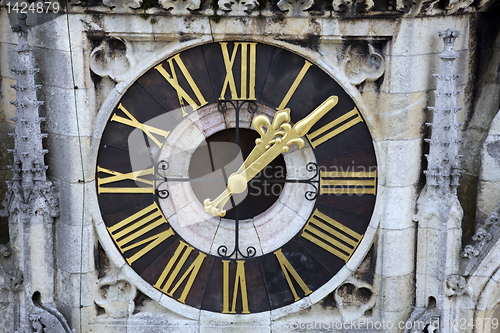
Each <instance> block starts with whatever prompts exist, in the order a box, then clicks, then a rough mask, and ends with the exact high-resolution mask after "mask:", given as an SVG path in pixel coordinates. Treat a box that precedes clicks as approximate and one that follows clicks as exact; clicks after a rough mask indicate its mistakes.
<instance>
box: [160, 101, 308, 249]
mask: <svg viewBox="0 0 500 333" xmlns="http://www.w3.org/2000/svg"><path fill="white" fill-rule="evenodd" d="M275 113H276V110H273V109H271V108H268V107H266V106H264V105H261V104H259V108H258V111H257V112H256V113H255V114H249V113H248V112H241V113H240V128H241V129H246V131H249V132H254V133H256V132H255V131H254V130H253V128H252V126H251V122H252V119H253V117H254V116H256V115H260V114H265V115H266V116H268V117H269V118H270V119H272V118H273V117H274V115H275ZM234 119H235V115H234V110H232V109H229V110H228V111H227V112H226V114H224V115H223V114H221V113H220V112H219V111H218V109H217V105H216V104H215V105H207V106H206V107H204V108H201V109H200V110H198V111H197V112H194V113H192V114H190V115H189V116H187V117H185V118H184V119H183V121H182V122H181V123H179V124H178V125H177V126H176V128H175V129H174V130H172V132H171V133H170V135H169V136H168V138H167V140H166V141H165V143H164V144H163V146H162V149H161V151H160V154H159V160H164V161H166V162H167V163H168V165H169V168H168V170H166V177H167V178H168V181H167V183H166V189H167V190H168V191H169V194H170V195H169V196H168V197H167V198H166V199H160V200H159V205H160V208H161V210H162V212H163V214H164V216H165V217H166V218H167V220H168V222H169V224H170V225H171V226H172V228H173V229H174V230H175V231H176V232H177V233H178V234H179V235H180V236H181V237H182V238H183V239H184V240H185V241H186V242H187V243H189V244H190V245H192V246H194V247H195V248H197V249H199V250H201V251H203V252H206V253H210V254H213V255H215V256H218V254H217V249H218V248H219V247H220V246H221V245H225V246H228V247H231V248H232V247H233V243H234V237H235V236H234V234H235V232H234V225H235V223H234V220H233V219H228V218H221V217H218V216H217V217H214V216H212V215H211V214H208V213H206V212H205V209H204V208H205V207H204V205H203V202H202V201H203V200H204V199H206V198H207V197H206V196H202V198H201V199H199V198H198V197H197V196H196V194H195V191H194V190H193V187H192V184H193V182H192V181H190V177H191V175H190V174H189V164H190V162H191V160H192V156H193V153H194V152H195V151H196V150H197V149H198V147H199V146H201V145H203V144H206V140H207V138H209V137H211V136H212V135H213V134H215V133H217V132H221V131H224V130H226V129H234V127H235V122H234ZM257 136H258V134H257ZM247 143H248V144H250V143H251V148H250V150H251V149H252V148H253V147H254V146H255V142H253V141H252V142H250V141H247ZM232 147H234V143H232ZM279 157H282V158H283V159H284V165H285V170H286V179H288V180H292V179H309V178H310V177H312V176H313V173H311V172H310V171H308V170H307V168H306V165H307V164H308V163H310V162H312V163H316V157H315V155H314V152H313V149H312V147H311V146H310V145H309V143H308V142H307V140H306V145H305V147H304V148H302V149H298V148H297V147H296V146H295V145H293V146H292V147H291V149H290V151H288V152H287V153H283V154H281V155H280V156H279ZM243 159H244V158H243ZM275 161H276V159H275ZM241 163H242V161H237V162H235V165H236V169H235V170H237V169H238V168H239V166H241ZM229 175H230V173H229V174H228V175H227V176H229ZM209 177H210V176H209ZM179 179H184V180H185V181H178V180H179ZM171 180H172V181H171ZM217 183H219V182H217ZM214 184H215V183H214ZM221 184H222V186H221V187H222V188H220V189H217V190H216V191H215V190H214V191H213V192H214V193H213V194H211V195H209V196H208V197H210V199H211V200H214V199H215V198H216V197H217V196H218V195H219V194H221V193H222V191H224V190H225V188H226V184H225V183H223V182H221ZM249 188H250V185H249ZM313 189H314V188H313V186H312V185H310V184H305V183H293V182H287V183H285V184H284V186H283V190H282V191H281V194H280V195H279V196H278V198H277V200H276V201H274V203H272V204H271V206H270V207H269V208H267V209H265V210H264V211H263V212H262V213H260V214H258V215H255V214H252V215H250V216H252V218H250V219H246V220H245V219H243V220H241V223H240V228H239V248H240V249H246V248H247V247H248V246H254V247H255V248H256V251H257V252H256V256H261V255H264V254H267V253H271V252H273V251H276V250H277V249H278V248H280V247H282V246H283V245H284V244H286V243H287V242H288V241H289V240H290V239H291V238H292V237H294V236H295V235H296V234H297V233H298V232H299V231H300V230H302V228H303V227H304V225H305V223H306V222H307V219H308V218H309V217H310V215H311V212H312V211H313V209H314V204H315V200H311V201H310V200H307V199H306V198H305V193H306V192H307V191H311V190H313ZM240 195H241V194H240ZM200 200H202V201H200ZM228 206H229V205H228ZM226 217H227V215H226Z"/></svg>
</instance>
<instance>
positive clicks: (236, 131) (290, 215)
mask: <svg viewBox="0 0 500 333" xmlns="http://www.w3.org/2000/svg"><path fill="white" fill-rule="evenodd" d="M329 99H331V100H333V99H335V105H334V106H332V107H331V108H330V109H329V110H327V111H326V112H325V113H324V114H323V115H322V116H321V117H320V118H319V119H317V120H315V122H314V125H313V126H312V127H311V128H310V129H309V130H308V131H307V134H305V135H304V136H303V137H302V139H303V140H304V141H305V147H304V148H301V149H299V148H298V147H297V145H295V146H292V148H291V149H290V151H288V152H282V153H280V154H278V155H277V157H276V158H273V159H272V161H271V162H267V163H266V164H269V165H268V168H267V169H266V172H264V170H262V171H261V172H260V173H259V174H258V175H256V176H255V177H251V179H249V180H248V184H247V185H246V189H247V190H248V191H247V192H242V195H241V196H240V197H239V196H238V194H236V193H235V194H234V196H232V197H231V200H233V201H234V202H233V204H231V201H230V200H229V201H228V204H227V206H225V209H226V210H227V212H226V215H225V216H223V217H220V216H215V217H214V216H213V214H212V215H210V214H209V213H207V212H206V209H204V208H206V207H207V206H206V204H205V203H204V201H205V200H206V199H210V200H214V199H215V197H216V195H214V196H211V197H209V198H206V197H205V192H204V189H206V188H207V186H208V188H210V186H211V185H207V182H210V181H214V185H213V186H214V187H215V186H216V185H215V182H219V183H220V184H219V185H217V186H219V187H221V188H222V189H223V190H224V189H226V188H227V187H228V184H229V183H230V181H229V177H230V175H231V174H226V171H224V170H225V168H226V167H227V166H228V165H230V164H231V163H232V162H233V161H235V160H237V158H238V155H239V154H241V156H240V159H241V161H240V162H238V163H240V164H237V163H236V162H234V163H235V165H242V163H243V161H244V160H245V159H247V157H248V156H250V155H251V152H252V150H253V149H254V147H255V146H256V139H259V138H260V135H259V133H258V132H257V131H256V130H255V127H254V125H255V124H253V120H254V119H255V118H256V117H257V116H262V115H264V116H266V117H268V118H269V119H270V121H272V118H273V117H274V115H275V114H276V112H282V110H284V109H286V108H289V109H290V118H291V120H290V121H289V124H290V128H292V127H293V126H294V125H295V124H297V123H299V122H300V121H301V120H303V119H305V118H306V117H308V115H310V114H311V112H313V111H314V110H315V109H316V108H318V107H320V106H321V105H322V104H323V102H325V101H327V100H329ZM221 101H226V102H229V101H231V102H233V103H244V102H247V103H249V102H251V103H253V104H252V105H254V106H255V109H253V110H252V112H251V113H249V112H247V110H246V109H241V110H240V114H239V118H235V114H236V113H235V111H234V108H232V107H229V108H228V109H227V110H225V111H224V112H220V104H219V102H221ZM227 105H229V104H227ZM254 106H252V107H254ZM247 107H248V106H247ZM269 127H272V126H268V127H266V130H270V128H269ZM276 130H278V129H276ZM219 143H223V144H222V145H219ZM226 143H227V144H230V143H231V144H232V145H233V147H236V149H234V150H231V149H232V148H228V149H222V148H220V147H230V146H224V144H226ZM190 144H191V146H189V145H190ZM275 144H277V143H276V142H273V143H271V144H270V145H269V146H270V147H271V146H272V145H275ZM269 149H270V148H269ZM292 154H295V155H292ZM177 156H178V157H177ZM259 156H260V155H259ZM162 163H163V164H162ZM233 168H234V167H233ZM237 169H238V168H236V169H234V170H233V171H231V172H233V173H234V172H236V170H237ZM221 170H222V171H221ZM227 170H229V169H227ZM280 170H281V172H279V171H280ZM176 172H177V174H176ZM227 173H229V172H227ZM212 175H213V177H212ZM217 175H218V176H217ZM221 175H222V176H221ZM210 177H212V178H213V179H212V178H210ZM217 177H218V178H217ZM221 184H222V185H221ZM270 186H276V187H273V189H274V191H266V190H265V188H269V187H270ZM297 188H300V189H301V191H302V193H301V194H300V196H299V195H297V193H296V191H295V189H297ZM376 188H377V162H376V156H375V151H374V148H373V143H372V139H371V136H370V133H369V131H368V128H367V126H366V123H365V122H364V119H363V117H362V115H361V113H360V112H359V110H358V109H357V107H356V105H355V104H354V102H353V100H352V99H351V98H350V97H349V95H348V94H347V93H346V92H345V91H344V90H343V89H342V87H341V86H340V85H339V84H338V83H337V82H336V81H335V80H334V79H332V78H331V77H330V76H329V75H328V74H327V73H325V72H324V71H323V70H322V69H321V68H319V67H318V66H316V65H315V64H313V63H312V62H310V61H308V60H306V59H304V58H303V57H301V56H299V55H297V54H294V53H292V52H289V51H287V50H284V49H281V48H277V47H273V46H270V45H265V44H259V43H253V42H221V43H213V44H207V45H202V46H198V47H194V48H192V49H189V50H186V51H183V52H180V53H177V54H174V55H172V56H171V57H169V58H167V59H165V60H164V61H162V62H161V63H158V64H157V65H155V66H154V67H153V68H151V69H150V70H149V71H147V72H146V73H145V74H144V75H142V76H141V77H140V78H139V79H137V80H136V82H135V83H134V84H133V85H131V87H130V88H129V89H128V90H127V91H126V92H125V93H124V95H123V97H122V98H121V100H120V101H119V103H118V104H117V105H116V107H115V109H114V110H113V112H112V113H111V115H110V117H109V120H108V122H107V124H106V127H105V129H104V132H103V133H102V137H101V143H100V147H99V153H98V157H97V165H96V192H97V198H98V203H99V208H100V212H101V215H102V220H103V221H104V224H105V226H106V229H107V232H108V234H107V236H106V237H109V238H110V239H111V240H112V241H113V243H114V244H115V245H116V249H117V250H118V251H119V253H120V254H121V255H122V256H123V258H124V259H125V260H126V261H127V264H128V265H130V266H131V267H132V269H133V270H134V271H135V273H136V274H137V275H138V276H139V277H140V278H141V279H143V280H144V281H146V282H147V283H148V284H150V285H151V286H153V288H154V289H155V290H156V291H157V292H158V293H162V295H163V296H164V297H170V298H172V299H174V300H176V302H177V303H178V304H185V305H187V306H190V307H193V308H196V309H202V310H207V311H213V312H219V313H223V314H228V315H231V314H249V313H257V312H263V311H269V310H273V309H279V308H281V307H284V306H288V305H290V304H293V303H295V302H298V301H300V300H301V299H304V298H306V297H308V296H309V295H311V294H312V293H314V292H315V291H316V290H318V289H319V288H320V287H322V286H324V285H325V284H327V283H329V281H331V280H332V278H333V277H335V276H336V275H337V274H338V272H339V271H340V270H341V269H342V267H344V265H345V264H346V263H347V262H348V261H349V260H350V259H351V257H352V255H353V254H354V252H355V251H356V250H357V249H358V247H359V244H360V242H361V241H362V240H363V236H364V234H365V232H366V230H367V227H368V225H369V223H370V220H371V216H372V214H373V210H374V206H375V200H376V195H377V192H376ZM256 189H258V190H259V191H257V190H256ZM183 191H184V192H183ZM251 191H254V192H253V193H252V192H251ZM294 191H295V192H294ZM257 192H258V193H257ZM186 193H187V194H189V193H192V197H189V198H190V199H189V198H188V195H187V194H186ZM216 194H218V193H216ZM186 198H188V199H186ZM233 206H235V207H233ZM186 212H187V213H186ZM183 214H184V215H183ZM186 214H187V215H186ZM189 214H190V215H189ZM203 214H205V215H206V221H205V220H199V221H194V220H193V221H190V220H189V219H188V220H182V219H183V216H198V217H199V216H205V215H203ZM236 215H237V216H238V220H239V222H235V223H234V224H231V223H233V221H235V220H236ZM214 221H215V222H214ZM210 223H212V224H213V223H219V224H217V225H216V226H213V225H212V224H210ZM224 228H226V229H228V230H229V233H228V234H221V232H222V231H221V230H222V229H224ZM231 228H232V229H231ZM235 228H237V230H239V231H241V233H237V234H238V235H239V236H240V238H238V236H236V237H233V236H232V235H233V234H232V233H235V231H236V230H235ZM211 230H213V231H211ZM245 230H246V231H245ZM248 230H250V231H248ZM245 232H247V234H245ZM252 232H253V233H252ZM190 235H191V236H190ZM228 235H229V236H228ZM248 235H250V236H248ZM252 235H255V237H254V238H252V237H253V236H252ZM280 235H282V236H280ZM275 238H276V239H275ZM198 239H201V240H199V241H198ZM206 239H211V240H210V241H208V243H207V241H206ZM253 239H255V242H256V243H255V249H256V252H255V253H254V254H253V255H249V256H248V258H245V257H244V256H239V255H235V256H232V257H230V258H225V257H224V256H221V255H220V252H217V251H216V250H214V249H216V248H217V247H221V246H225V247H227V248H228V251H229V252H230V251H231V249H232V248H235V247H237V246H239V245H241V246H240V250H241V251H242V253H243V254H244V252H245V251H246V249H247V247H248V246H249V245H251V244H246V243H245V242H247V241H253ZM273 241H275V242H276V243H273ZM239 242H241V244H239ZM177 303H176V304H177Z"/></svg>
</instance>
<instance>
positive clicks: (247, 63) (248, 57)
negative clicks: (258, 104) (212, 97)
mask: <svg viewBox="0 0 500 333" xmlns="http://www.w3.org/2000/svg"><path fill="white" fill-rule="evenodd" d="M219 44H220V47H221V49H222V58H223V59H224V65H225V67H226V78H225V80H224V84H223V86H222V90H221V93H220V97H219V99H225V98H226V97H225V96H226V90H227V88H229V91H230V92H231V99H232V100H246V99H249V100H255V62H256V50H257V43H234V47H233V53H232V54H231V57H230V56H229V50H228V49H227V43H219ZM238 50H239V51H240V52H239V54H240V59H241V73H240V91H239V93H240V96H238V90H237V88H236V82H235V80H234V73H233V65H234V63H235V60H236V56H237V55H238Z"/></svg>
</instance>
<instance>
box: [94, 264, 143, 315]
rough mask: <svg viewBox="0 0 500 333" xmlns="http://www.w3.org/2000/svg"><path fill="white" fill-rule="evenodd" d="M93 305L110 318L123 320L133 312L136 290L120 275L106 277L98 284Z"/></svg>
mask: <svg viewBox="0 0 500 333" xmlns="http://www.w3.org/2000/svg"><path fill="white" fill-rule="evenodd" d="M98 288H99V290H98V293H97V295H98V296H97V299H96V300H95V303H96V304H97V305H99V306H100V307H101V308H103V309H104V310H105V311H106V314H107V315H108V316H110V317H112V318H125V317H127V316H128V315H131V314H132V312H134V309H135V304H134V298H135V297H136V295H137V288H136V287H135V286H134V285H133V284H132V283H130V282H129V281H128V280H126V278H125V277H124V276H122V275H121V274H120V273H115V274H112V275H109V276H106V277H104V278H102V279H100V280H99V282H98Z"/></svg>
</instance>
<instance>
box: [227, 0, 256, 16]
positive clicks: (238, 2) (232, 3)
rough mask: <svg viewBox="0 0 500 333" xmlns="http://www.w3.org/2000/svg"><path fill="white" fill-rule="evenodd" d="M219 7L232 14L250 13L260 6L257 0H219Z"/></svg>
mask: <svg viewBox="0 0 500 333" xmlns="http://www.w3.org/2000/svg"><path fill="white" fill-rule="evenodd" d="M218 5H219V9H221V10H223V11H224V12H226V13H228V14H231V15H248V14H250V13H252V12H253V11H255V10H256V9H257V8H258V7H259V2H258V1H257V0H219V1H218Z"/></svg>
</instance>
